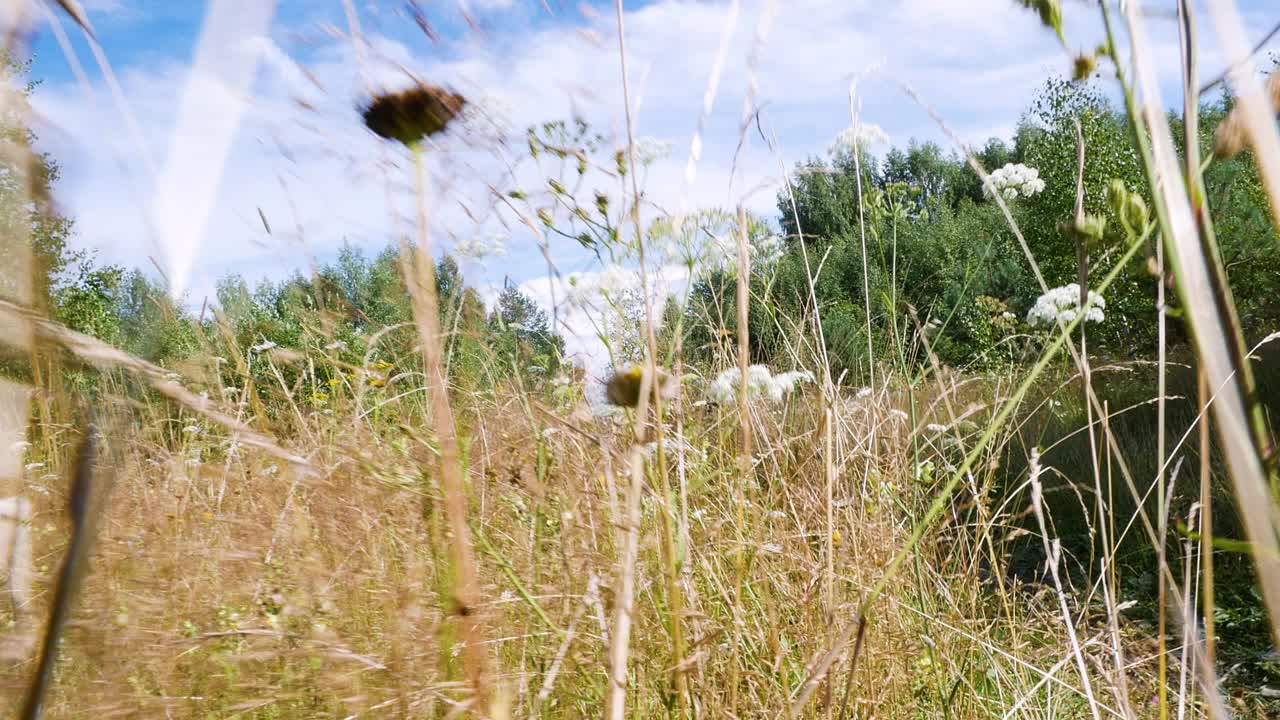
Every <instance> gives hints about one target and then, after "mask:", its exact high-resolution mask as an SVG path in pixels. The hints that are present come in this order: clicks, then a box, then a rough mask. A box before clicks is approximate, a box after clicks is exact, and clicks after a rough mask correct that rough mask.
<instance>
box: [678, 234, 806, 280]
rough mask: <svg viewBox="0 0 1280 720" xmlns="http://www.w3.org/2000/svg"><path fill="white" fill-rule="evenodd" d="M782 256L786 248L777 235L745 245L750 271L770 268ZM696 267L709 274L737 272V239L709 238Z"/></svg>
mask: <svg viewBox="0 0 1280 720" xmlns="http://www.w3.org/2000/svg"><path fill="white" fill-rule="evenodd" d="M784 254H786V248H785V247H784V246H783V244H782V238H781V237H779V236H777V235H766V236H764V237H760V238H756V239H754V240H752V241H751V242H749V243H748V244H747V257H748V258H750V261H751V269H752V270H756V269H760V268H767V267H770V266H772V265H773V264H774V263H776V262H778V260H780V259H781V258H782V256H783V255H784ZM698 265H699V266H700V267H701V268H702V269H703V270H704V271H709V272H715V271H721V270H723V271H725V272H737V269H738V238H737V237H736V236H734V235H716V236H715V237H713V238H711V240H710V241H708V242H707V247H706V250H705V252H704V255H703V257H702V260H701V261H700V262H699V263H698Z"/></svg>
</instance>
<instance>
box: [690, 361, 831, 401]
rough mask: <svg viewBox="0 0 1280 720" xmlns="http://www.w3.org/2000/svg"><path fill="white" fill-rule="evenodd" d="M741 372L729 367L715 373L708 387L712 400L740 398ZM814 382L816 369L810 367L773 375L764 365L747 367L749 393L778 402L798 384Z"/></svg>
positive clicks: (751, 395)
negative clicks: (813, 371) (808, 369)
mask: <svg viewBox="0 0 1280 720" xmlns="http://www.w3.org/2000/svg"><path fill="white" fill-rule="evenodd" d="M741 379H742V373H741V372H740V371H739V370H738V369H737V368H729V369H727V370H725V371H724V372H722V373H720V374H719V375H717V376H716V379H715V380H713V381H712V382H711V385H710V387H709V388H708V390H707V394H708V395H709V396H710V399H711V400H712V402H715V403H718V404H720V405H728V404H730V403H733V402H735V401H736V400H737V397H738V383H739V381H740V380H741ZM810 382H813V373H811V372H809V371H807V370H794V371H791V372H784V373H779V374H777V375H774V374H773V373H772V372H770V371H769V368H768V367H766V366H764V365H752V366H750V367H748V368H747V396H748V397H763V398H767V399H768V400H769V401H770V402H774V403H779V402H782V400H783V399H784V398H785V397H786V396H787V395H789V394H791V392H792V391H794V390H795V388H796V386H797V385H800V384H802V383H810Z"/></svg>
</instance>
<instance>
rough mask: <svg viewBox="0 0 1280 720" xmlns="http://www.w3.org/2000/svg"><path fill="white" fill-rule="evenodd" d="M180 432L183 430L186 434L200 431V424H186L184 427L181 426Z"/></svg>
mask: <svg viewBox="0 0 1280 720" xmlns="http://www.w3.org/2000/svg"><path fill="white" fill-rule="evenodd" d="M182 432H184V433H186V434H188V435H195V434H196V433H198V432H200V426H199V425H188V426H186V427H184V428H182Z"/></svg>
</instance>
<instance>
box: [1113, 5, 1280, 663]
mask: <svg viewBox="0 0 1280 720" xmlns="http://www.w3.org/2000/svg"><path fill="white" fill-rule="evenodd" d="M1224 5H1234V3H1230V2H1229V0H1227V1H1224V2H1223V3H1215V4H1214V6H1215V8H1218V9H1217V10H1215V11H1214V12H1215V15H1219V14H1221V13H1222V12H1223V10H1222V6H1224ZM1126 19H1127V21H1128V27H1129V36H1130V41H1131V44H1132V48H1133V63H1134V74H1135V76H1136V87H1137V90H1138V91H1139V97H1140V98H1141V101H1142V105H1141V117H1142V120H1143V121H1144V124H1145V126H1146V128H1147V129H1148V132H1149V142H1150V156H1149V157H1150V162H1151V165H1150V166H1149V169H1148V172H1149V173H1151V175H1152V177H1151V181H1152V182H1151V184H1152V187H1154V188H1158V189H1159V191H1158V192H1157V193H1156V207H1157V210H1158V214H1159V216H1160V220H1161V226H1162V229H1163V231H1164V241H1165V243H1167V246H1168V248H1169V258H1168V259H1169V261H1170V263H1171V266H1172V268H1173V271H1174V273H1175V275H1176V276H1177V279H1178V291H1179V294H1180V295H1181V296H1182V304H1183V306H1184V307H1185V308H1186V312H1187V315H1188V317H1189V319H1190V322H1191V327H1192V329H1193V333H1192V335H1193V339H1194V342H1195V346H1196V350H1197V355H1198V356H1199V358H1200V361H1201V363H1202V364H1203V367H1204V368H1205V372H1206V374H1207V375H1208V378H1209V382H1210V383H1211V384H1212V385H1213V386H1216V387H1220V388H1222V389H1221V390H1220V391H1219V392H1218V395H1217V399H1216V401H1215V402H1214V404H1213V407H1214V416H1215V418H1216V419H1217V421H1218V422H1217V429H1218V437H1219V441H1220V443H1221V447H1222V451H1223V456H1224V458H1225V460H1226V464H1227V468H1228V470H1229V474H1230V476H1231V481H1232V485H1233V487H1234V489H1235V495H1236V501H1237V503H1238V505H1239V507H1240V514H1241V518H1242V520H1243V522H1244V526H1245V530H1246V532H1247V533H1248V536H1249V539H1250V540H1251V542H1253V544H1254V545H1253V547H1254V562H1255V564H1256V566H1257V570H1258V579H1259V584H1260V585H1261V587H1262V594H1263V599H1264V601H1265V603H1266V606H1267V609H1268V611H1269V614H1270V619H1271V628H1272V635H1273V637H1274V638H1276V639H1278V640H1280V542H1278V541H1277V535H1276V532H1277V528H1276V526H1275V501H1274V498H1272V497H1271V492H1270V486H1269V483H1268V479H1267V471H1266V469H1265V467H1264V465H1263V454H1262V453H1263V450H1262V448H1260V447H1258V446H1257V444H1256V443H1255V437H1256V436H1255V432H1257V428H1256V427H1255V424H1254V423H1255V421H1256V419H1255V418H1252V417H1251V415H1253V412H1252V411H1251V409H1250V407H1249V403H1248V401H1247V400H1246V393H1245V391H1244V380H1243V378H1245V377H1247V373H1248V368H1247V367H1240V366H1239V364H1238V361H1237V359H1236V356H1237V354H1236V353H1233V352H1232V345H1233V344H1238V343H1240V340H1239V338H1238V337H1237V336H1236V333H1235V332H1233V328H1232V326H1233V324H1234V323H1233V322H1232V318H1233V317H1234V311H1233V310H1232V309H1231V308H1230V307H1229V306H1228V307H1225V308H1224V307H1222V306H1221V305H1220V304H1219V302H1218V298H1222V297H1223V294H1224V293H1226V292H1228V291H1227V290H1225V289H1224V288H1221V287H1218V283H1217V282H1216V278H1215V277H1214V275H1213V273H1212V271H1211V268H1210V267H1209V264H1208V261H1207V260H1206V258H1205V256H1204V253H1203V252H1202V251H1201V247H1200V241H1199V233H1198V232H1197V229H1196V222H1195V218H1194V216H1193V214H1192V210H1191V204H1190V198H1189V197H1188V194H1187V189H1186V186H1185V185H1184V184H1183V183H1182V182H1179V179H1180V178H1181V176H1182V173H1181V170H1180V168H1179V165H1178V159H1177V155H1176V153H1175V152H1174V148H1173V138H1172V136H1171V134H1170V130H1169V124H1168V121H1167V120H1166V118H1165V115H1164V111H1163V107H1164V105H1163V102H1162V100H1161V98H1160V86H1159V82H1158V80H1157V78H1156V75H1155V71H1154V69H1153V68H1152V66H1151V63H1150V61H1149V58H1150V57H1151V55H1150V51H1149V50H1148V49H1147V48H1148V42H1147V38H1146V32H1145V29H1144V27H1143V24H1142V22H1143V21H1142V19H1141V16H1140V13H1139V12H1138V9H1137V8H1136V7H1135V6H1134V5H1133V4H1130V5H1128V6H1127V8H1126ZM1219 22H1222V19H1221V18H1219ZM1266 152H1273V151H1272V150H1271V149H1266ZM1259 154H1260V155H1261V154H1262V152H1260V153H1259ZM1274 154H1275V155H1276V156H1277V161H1280V146H1277V147H1276V148H1275V150H1274ZM1278 180H1280V178H1278ZM1228 297H1229V296H1228ZM1246 362H1247V360H1246Z"/></svg>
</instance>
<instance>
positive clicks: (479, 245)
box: [453, 234, 507, 260]
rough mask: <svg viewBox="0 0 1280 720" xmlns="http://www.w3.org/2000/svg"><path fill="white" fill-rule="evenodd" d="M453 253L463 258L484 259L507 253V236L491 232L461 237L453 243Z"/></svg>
mask: <svg viewBox="0 0 1280 720" xmlns="http://www.w3.org/2000/svg"><path fill="white" fill-rule="evenodd" d="M453 253H454V254H455V255H457V256H458V257H460V258H462V259H464V260H484V259H485V258H487V257H502V256H503V255H506V254H507V236H506V235H500V234H493V235H488V236H484V237H481V236H479V235H472V236H469V237H462V238H460V239H459V240H458V241H457V242H456V243H454V244H453Z"/></svg>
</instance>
